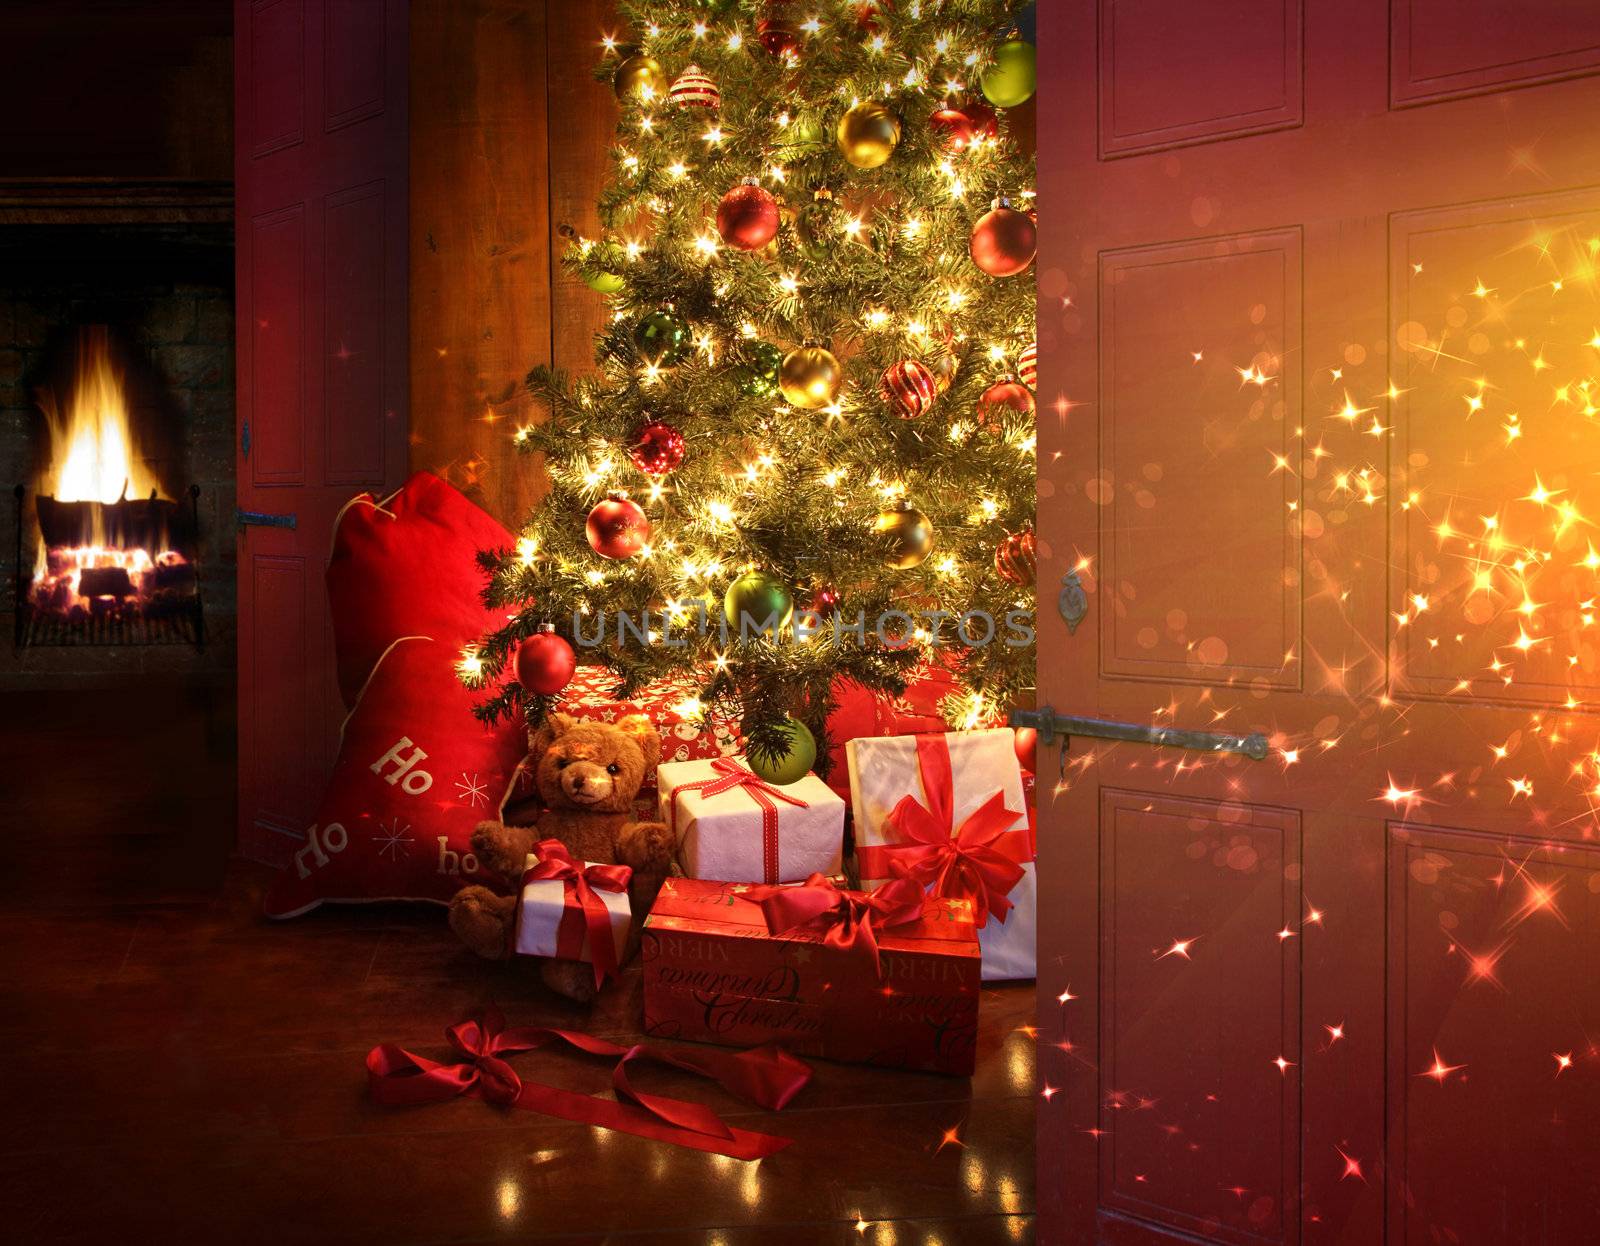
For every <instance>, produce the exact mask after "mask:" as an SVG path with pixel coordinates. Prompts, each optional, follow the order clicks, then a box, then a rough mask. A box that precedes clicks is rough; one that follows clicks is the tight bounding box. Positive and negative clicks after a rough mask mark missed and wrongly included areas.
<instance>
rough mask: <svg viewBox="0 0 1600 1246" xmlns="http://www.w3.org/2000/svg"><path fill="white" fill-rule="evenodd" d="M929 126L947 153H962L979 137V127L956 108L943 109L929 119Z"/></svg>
mask: <svg viewBox="0 0 1600 1246" xmlns="http://www.w3.org/2000/svg"><path fill="white" fill-rule="evenodd" d="M928 126H929V128H930V129H932V130H933V132H934V134H935V135H936V136H937V137H938V138H939V140H940V141H941V142H942V143H943V144H944V149H945V150H946V151H962V150H963V149H965V148H966V147H967V146H969V145H970V144H971V142H972V140H973V139H975V138H977V137H978V127H977V126H975V125H974V124H973V123H972V118H971V117H969V116H967V114H966V113H964V112H957V111H956V110H955V109H954V108H941V109H940V110H939V111H938V112H936V113H934V114H933V116H931V117H929V118H928Z"/></svg>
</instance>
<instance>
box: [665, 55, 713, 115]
mask: <svg viewBox="0 0 1600 1246" xmlns="http://www.w3.org/2000/svg"><path fill="white" fill-rule="evenodd" d="M667 98H668V99H669V100H670V101H671V102H672V103H674V104H676V105H677V106H678V107H679V108H707V109H711V110H713V111H714V110H716V109H718V108H721V107H722V92H721V91H719V90H718V89H717V84H716V83H715V82H713V81H712V80H711V78H710V76H709V75H708V74H707V73H706V71H705V70H703V69H701V68H700V66H698V65H690V66H689V67H688V68H687V69H685V70H684V71H683V72H682V73H681V74H679V75H678V76H677V78H675V79H674V80H673V83H672V87H671V89H670V90H669V91H668V92H667Z"/></svg>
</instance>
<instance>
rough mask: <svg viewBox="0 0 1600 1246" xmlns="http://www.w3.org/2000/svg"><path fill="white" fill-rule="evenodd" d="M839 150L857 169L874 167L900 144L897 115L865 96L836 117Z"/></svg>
mask: <svg viewBox="0 0 1600 1246" xmlns="http://www.w3.org/2000/svg"><path fill="white" fill-rule="evenodd" d="M838 138H839V150H840V151H842V152H843V153H844V158H845V159H846V160H848V161H849V162H850V163H851V164H853V165H855V166H856V168H858V169H876V168H877V167H878V166H879V165H881V164H884V163H885V162H887V161H888V159H889V157H890V156H892V155H894V149H895V148H896V147H898V146H899V145H900V118H899V117H897V116H895V115H894V114H893V113H892V112H890V111H889V110H888V109H887V108H885V107H884V106H883V105H882V104H880V103H878V102H877V101H876V100H864V101H863V102H862V103H859V104H857V105H856V106H855V107H854V108H852V109H850V111H849V112H847V113H845V115H844V116H842V117H840V118H839V129H838Z"/></svg>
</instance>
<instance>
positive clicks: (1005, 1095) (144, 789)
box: [0, 693, 1034, 1246]
mask: <svg viewBox="0 0 1600 1246" xmlns="http://www.w3.org/2000/svg"><path fill="white" fill-rule="evenodd" d="M61 700H62V698H55V701H56V702H58V703H55V704H52V699H51V698H49V697H33V696H32V695H31V694H30V695H29V696H27V697H23V696H7V697H6V698H4V701H3V702H0V708H3V713H0V720H3V724H0V756H3V757H4V758H5V763H4V766H3V770H4V777H3V778H0V784H3V787H0V808H3V809H4V810H5V813H4V815H3V817H4V820H5V823H6V825H5V827H4V830H5V833H6V834H5V839H6V843H7V845H8V848H9V853H10V862H9V863H10V868H9V869H7V870H6V871H4V873H3V875H0V898H3V903H4V909H3V912H0V947H4V948H5V957H4V962H3V965H4V968H3V970H0V1044H3V1046H0V1050H3V1057H0V1067H3V1069H4V1072H3V1075H0V1101H3V1103H4V1105H5V1108H4V1111H5V1114H6V1121H5V1124H6V1128H5V1131H4V1137H3V1139H0V1148H3V1155H0V1206H4V1207H5V1208H6V1224H7V1227H6V1238H7V1240H9V1241H14V1242H19V1243H33V1242H40V1243H45V1242H49V1243H56V1242H76V1241H97V1242H98V1241H105V1240H118V1241H124V1242H135V1243H142V1242H168V1241H183V1240H188V1241H196V1242H230V1243H234V1242H242V1243H250V1242H273V1243H299V1242H340V1243H364V1242H381V1243H431V1242H453V1243H467V1242H489V1241H548V1242H563V1243H602V1242H621V1243H638V1244H640V1246H669V1244H670V1246H677V1244H679V1243H682V1244H683V1246H689V1244H691V1243H695V1244H702V1243H703V1244H708V1246H754V1244H755V1243H761V1244H762V1246H767V1244H778V1246H783V1244H787V1243H791V1242H792V1243H807V1244H810V1243H819V1244H825V1243H840V1244H841V1246H843V1244H844V1243H862V1242H865V1243H879V1244H883V1246H891V1244H892V1246H913V1244H915V1246H934V1244H937V1246H988V1244H989V1243H1013V1242H1031V1241H1032V1240H1033V1236H1034V1230H1033V1220H1032V1214H1031V1213H1032V1211H1033V1206H1034V1166H1033V1107H1034V1097H1033V1085H1034V1044H1033V1037H1032V1030H1031V1024H1030V1023H1031V1020H1032V1013H1033V992H1032V988H1031V986H1015V987H1003V988H995V989H989V990H986V991H985V993H984V999H983V1006H982V1032H981V1037H980V1049H979V1068H978V1073H977V1076H976V1077H974V1078H973V1079H972V1080H971V1082H970V1083H969V1082H967V1081H965V1080H956V1079H950V1078H943V1077H935V1076H932V1075H921V1074H912V1073H901V1072H892V1071H878V1070H867V1069H862V1068H856V1067H850V1066H845V1065H835V1064H827V1063H823V1062H817V1064H816V1073H815V1077H814V1079H813V1081H812V1084H811V1085H810V1086H808V1087H807V1088H806V1089H805V1090H804V1091H803V1092H802V1093H801V1095H800V1096H799V1097H798V1098H797V1099H796V1100H795V1102H794V1104H793V1105H792V1106H791V1107H790V1108H789V1109H788V1110H787V1111H785V1112H782V1113H766V1112H762V1111H758V1110H751V1109H749V1108H747V1107H745V1106H744V1105H742V1104H741V1103H740V1102H739V1101H738V1100H736V1099H733V1098H731V1097H729V1096H726V1095H724V1094H723V1093H722V1092H721V1091H720V1090H718V1089H717V1088H715V1087H713V1086H711V1085H710V1084H709V1083H698V1082H695V1081H693V1080H692V1079H689V1078H687V1077H685V1078H682V1079H678V1078H677V1077H676V1075H673V1074H668V1073H665V1072H661V1071H655V1070H649V1069H646V1070H645V1071H643V1072H641V1073H640V1074H638V1076H637V1081H638V1084H639V1085H640V1086H641V1088H644V1089H657V1090H660V1091H662V1092H664V1093H668V1094H673V1093H677V1094H681V1095H683V1096H684V1097H695V1098H699V1099H701V1100H702V1101H704V1102H707V1103H710V1104H711V1105H712V1106H714V1107H715V1108H716V1109H717V1110H718V1111H719V1112H721V1113H722V1114H723V1115H724V1116H725V1117H727V1118H729V1119H733V1120H736V1122H737V1123H739V1124H741V1125H745V1126H747V1127H750V1128H756V1129H760V1130H764V1131H767V1132H773V1133H781V1134H784V1135H786V1136H788V1137H791V1138H793V1139H795V1143H794V1145H793V1146H792V1147H790V1148H789V1149H788V1150H786V1151H784V1152H782V1153H781V1154H779V1155H777V1156H775V1157H773V1158H771V1159H768V1160H765V1161H762V1162H760V1163H759V1164H745V1163H740V1162H737V1161H733V1160H727V1159H722V1158H720V1157H713V1156H709V1155H703V1154H700V1153H698V1152H693V1151H688V1150H683V1149H679V1148H675V1147H670V1146H666V1145H663V1144H660V1143H653V1142H646V1141H643V1140H641V1139H636V1138H631V1137H627V1136H624V1135H621V1134H616V1133H609V1132H606V1131H601V1130H597V1129H592V1128H589V1127H587V1126H579V1125H570V1124H566V1123H563V1122H560V1121H555V1120H550V1119H547V1118H541V1117H537V1116H534V1115H532V1114H530V1113H523V1112H518V1113H508V1112H503V1111H500V1110H498V1109H495V1108H492V1107H490V1106H489V1105H487V1104H485V1103H481V1102H475V1101H457V1102H452V1103H447V1104H439V1105H434V1106H428V1107H418V1108H409V1109H384V1108H378V1107H376V1106H373V1105H371V1104H370V1103H368V1102H367V1100H366V1097H365V1093H364V1088H365V1073H364V1069H363V1063H362V1061H363V1057H364V1056H365V1053H366V1051H367V1050H368V1048H370V1047H371V1046H372V1045H374V1044H375V1043H377V1042H380V1041H393V1042H398V1043H400V1044H401V1045H403V1046H405V1047H407V1048H409V1049H411V1050H414V1051H418V1052H420V1053H422V1054H428V1055H434V1056H437V1057H441V1058H442V1057H443V1056H444V1055H445V1054H446V1051H445V1048H444V1046H443V1042H442V1030H443V1028H444V1026H445V1025H446V1024H447V1023H449V1022H451V1021H453V1020H455V1019H457V1018H459V1017H461V1016H463V1015H464V1014H466V1013H467V1012H468V1011H470V1010H471V1009H473V1008H475V1007H478V1006H481V1005H484V1004H487V1003H489V1002H491V1001H492V1002H496V1003H498V1004H499V1005H500V1007H501V1008H502V1009H503V1010H504V1011H505V1013H506V1015H507V1018H508V1020H509V1021H510V1023H512V1024H555V1025H560V1026H563V1027H566V1028H575V1027H579V1026H584V1025H587V1027H588V1028H589V1029H590V1031H591V1032H592V1033H596V1034H601V1035H605V1036H608V1037H612V1038H617V1039H622V1038H630V1037H634V1036H636V1035H637V1027H638V1023H639V1016H640V989H639V987H640V983H639V976H638V973H637V971H636V970H635V971H632V972H628V973H626V974H625V975H624V978H623V980H622V982H621V983H619V984H618V985H616V986H614V987H612V988H610V990H609V991H608V993H607V994H606V995H605V996H604V997H603V998H602V1000H601V1001H600V1003H599V1004H598V1005H597V1007H596V1008H595V1010H594V1012H593V1015H592V1016H589V1015H587V1014H586V1013H585V1012H584V1011H581V1010H578V1009H576V1008H575V1007H573V1006H570V1005H566V1004H564V1003H561V1002H558V1001H556V1000H554V999H553V998H552V997H550V996H549V995H548V994H547V993H545V992H544V991H543V988H541V987H540V986H539V985H538V984H537V983H535V982H532V981H530V979H529V977H528V975H527V974H526V973H523V972H519V971H518V969H517V968H516V967H511V966H496V965H489V964H486V963H484V962H480V961H478V960H476V959H474V958H473V957H471V956H470V955H467V954H465V953H463V952H462V951H460V950H459V949H458V948H457V947H456V945H455V944H454V943H453V941H452V939H451V937H450V935H449V932H448V931H447V930H446V928H445V926H444V921H443V915H442V911H441V910H439V909H436V908H431V907H405V906H398V905H383V906H368V907H354V908H343V909H329V910H323V911H321V912H319V913H315V914H312V915H311V916H309V917H307V918H303V919H301V920H299V921H297V922H293V923H290V924H287V925H269V924H267V923H266V922H265V921H264V920H263V919H262V918H261V917H260V916H259V901H260V895H261V892H262V890H263V887H264V885H265V882H266V880H267V878H268V877H269V874H268V872H266V871H264V870H261V869H260V868H259V867H255V866H251V865H248V864H246V863H243V862H236V861H229V860H227V847H228V843H229V841H230V840H231V836H232V827H233V810H232V804H231V791H232V786H233V774H232V736H231V722H232V709H231V706H230V705H228V704H227V703H226V701H225V699H224V698H222V697H221V696H219V695H218V694H215V693H211V694H204V693H191V694H187V695H180V696H171V697H168V698H165V699H162V700H161V701H160V702H159V704H158V705H157V706H156V707H155V709H154V710H151V709H149V707H148V706H146V708H145V710H144V711H143V712H142V713H141V714H140V715H139V716H137V717H135V718H132V719H130V718H129V714H130V712H134V711H133V709H132V708H131V707H130V706H129V705H128V704H126V703H125V702H123V701H120V700H119V699H118V698H117V697H116V696H108V697H105V698H100V697H96V698H93V699H90V700H80V699H78V698H74V699H73V700H72V702H71V703H70V704H67V705H62V704H59V702H60V701H61ZM516 1066H517V1067H518V1068H519V1070H521V1071H522V1072H523V1073H524V1074H526V1075H529V1076H535V1077H537V1078H538V1079H539V1080H543V1081H547V1082H550V1083H553V1084H556V1085H562V1086H568V1087H572V1088H574V1089H580V1090H584V1091H589V1092H605V1091H606V1090H607V1088H608V1085H609V1082H608V1078H609V1070H608V1067H607V1066H606V1065H605V1064H604V1063H603V1062H600V1061H595V1060H587V1059H584V1058H581V1057H576V1056H564V1055H558V1054H542V1053H537V1052H534V1053H528V1054H527V1055H524V1056H519V1057H517V1058H516ZM858 1220H859V1221H861V1222H863V1223H862V1224H861V1225H858Z"/></svg>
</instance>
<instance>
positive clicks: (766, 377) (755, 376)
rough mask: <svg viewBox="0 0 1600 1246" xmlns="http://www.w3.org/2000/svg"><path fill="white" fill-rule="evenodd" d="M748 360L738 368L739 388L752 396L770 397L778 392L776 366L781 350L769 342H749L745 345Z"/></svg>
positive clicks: (780, 358) (780, 356) (780, 357)
mask: <svg viewBox="0 0 1600 1246" xmlns="http://www.w3.org/2000/svg"><path fill="white" fill-rule="evenodd" d="M745 354H746V355H747V356H748V358H749V362H748V363H746V364H745V365H744V366H743V367H742V368H740V369H739V388H740V389H741V390H743V391H744V392H745V393H747V394H749V395H750V396H751V397H752V398H770V397H772V395H774V394H776V393H777V392H778V368H779V366H780V365H781V364H782V363H783V352H782V351H781V350H779V349H778V348H777V347H776V346H774V345H773V344H772V343H771V342H751V343H750V344H749V345H748V346H746V347H745Z"/></svg>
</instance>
